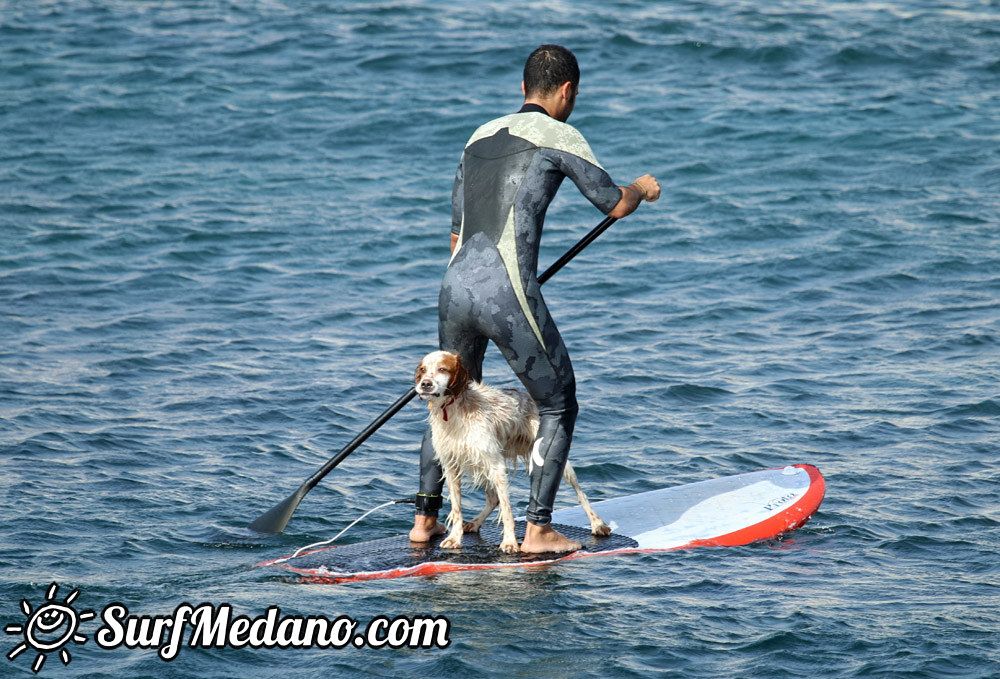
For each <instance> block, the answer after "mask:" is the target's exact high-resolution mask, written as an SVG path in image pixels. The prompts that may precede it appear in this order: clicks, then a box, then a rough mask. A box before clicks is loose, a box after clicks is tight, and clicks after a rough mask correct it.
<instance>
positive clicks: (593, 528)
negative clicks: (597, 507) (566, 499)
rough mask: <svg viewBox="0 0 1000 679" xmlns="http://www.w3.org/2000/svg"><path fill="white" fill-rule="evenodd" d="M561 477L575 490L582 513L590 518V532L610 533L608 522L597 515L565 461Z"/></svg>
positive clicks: (595, 533)
mask: <svg viewBox="0 0 1000 679" xmlns="http://www.w3.org/2000/svg"><path fill="white" fill-rule="evenodd" d="M563 478H564V479H565V480H566V481H567V482H569V485H571V486H573V490H575V491H576V497H577V499H578V500H579V501H580V506H581V507H583V511H584V513H585V514H586V515H587V518H588V519H590V532H591V533H593V534H594V535H610V534H611V528H610V527H609V526H608V524H606V523H604V521H602V520H601V517H599V516H598V515H597V512H595V511H594V508H593V507H591V506H590V500H588V499H587V496H586V495H584V493H583V489H582V488H580V482H579V481H577V479H576V472H575V471H573V465H571V464H570V463H569V460H567V461H566V469H565V470H563Z"/></svg>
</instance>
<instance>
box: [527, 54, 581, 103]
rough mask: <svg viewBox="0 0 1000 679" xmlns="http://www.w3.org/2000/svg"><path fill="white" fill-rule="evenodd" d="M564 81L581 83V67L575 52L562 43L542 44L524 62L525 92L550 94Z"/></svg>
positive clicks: (574, 86) (576, 85)
mask: <svg viewBox="0 0 1000 679" xmlns="http://www.w3.org/2000/svg"><path fill="white" fill-rule="evenodd" d="M564 82H571V83H573V88H574V89H576V88H577V87H579V85H580V67H579V66H578V65H577V63H576V57H575V56H573V53H572V52H570V51H569V50H568V49H566V48H565V47H563V46H562V45H542V46H541V47H539V48H538V49H536V50H535V51H534V52H532V53H531V55H530V56H529V57H528V60H527V61H526V62H524V92H525V94H527V95H531V94H541V95H545V94H550V93H551V92H552V91H553V90H557V89H559V88H560V87H562V84H563V83H564Z"/></svg>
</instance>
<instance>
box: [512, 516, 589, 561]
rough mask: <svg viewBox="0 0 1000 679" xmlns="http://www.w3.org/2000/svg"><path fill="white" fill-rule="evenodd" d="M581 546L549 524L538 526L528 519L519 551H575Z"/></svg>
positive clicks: (534, 552) (535, 552)
mask: <svg viewBox="0 0 1000 679" xmlns="http://www.w3.org/2000/svg"><path fill="white" fill-rule="evenodd" d="M582 546H583V545H581V544H580V543H579V542H577V541H576V540H570V539H569V538H568V537H566V536H565V535H563V534H562V533H560V532H558V531H556V530H555V529H554V528H552V526H551V525H550V524H545V525H544V526H539V525H537V524H534V523H531V522H530V521H529V522H528V526H527V528H526V529H525V532H524V540H523V541H522V542H521V551H522V552H528V553H533V554H538V553H540V552H559V553H562V552H575V551H576V550H578V549H580V548H581V547H582Z"/></svg>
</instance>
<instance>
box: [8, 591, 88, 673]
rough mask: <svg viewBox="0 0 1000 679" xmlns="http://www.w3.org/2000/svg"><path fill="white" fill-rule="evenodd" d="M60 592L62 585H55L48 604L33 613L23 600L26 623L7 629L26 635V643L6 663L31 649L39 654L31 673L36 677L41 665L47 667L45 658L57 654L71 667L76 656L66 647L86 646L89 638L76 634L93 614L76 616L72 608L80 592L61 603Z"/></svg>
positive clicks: (15, 649) (71, 594) (20, 645)
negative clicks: (81, 624)
mask: <svg viewBox="0 0 1000 679" xmlns="http://www.w3.org/2000/svg"><path fill="white" fill-rule="evenodd" d="M58 592H59V585H58V584H56V583H54V582H53V583H52V584H51V585H49V589H48V591H46V593H45V601H46V603H44V604H42V605H41V606H39V607H38V608H36V609H34V610H32V608H31V604H30V603H28V600H27V599H22V600H21V611H23V612H24V615H25V617H26V618H27V622H26V623H25V624H23V625H19V624H12V625H7V627H6V628H4V631H5V632H6V633H7V634H22V635H24V641H23V642H21V643H20V644H18V645H17V646H15V647H14V650H12V651H11V652H10V653H8V654H7V659H8V660H10V661H11V662H13V660H14V658H16V657H17V656H19V655H21V654H22V653H24V652H25V651H27V650H28V649H29V648H30V649H31V650H33V651H37V652H38V655H37V656H35V662H34V663H33V664H32V665H31V670H32V671H33V672H34V673H35V674H38V673H39V672H40V671H41V669H42V665H44V664H45V659H46V658H47V657H48V656H47V655H46V654H48V653H50V652H56V651H58V652H59V659H60V660H62V662H63V665H69V661H70V660H72V659H73V656H71V655H70V654H69V651H67V650H66V648H65V646H66V644H68V643H69V642H70V641H72V642H73V643H74V644H83V643H86V642H87V637H85V636H83V635H82V634H77V629H79V627H80V623H81V622H83V621H84V620H90V619H91V618H93V617H94V612H93V611H81V612H80V613H77V612H76V609H74V608H73V605H72V604H73V601H75V600H76V597H77V596H78V595H79V594H80V591H79V590H77V589H74V590H73V591H72V592H70V593H69V595H67V596H66V598H65V599H63V600H62V601H56V600H55V598H56V595H57V594H58Z"/></svg>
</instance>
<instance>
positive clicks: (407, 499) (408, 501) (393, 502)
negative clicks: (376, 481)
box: [273, 497, 416, 563]
mask: <svg viewBox="0 0 1000 679" xmlns="http://www.w3.org/2000/svg"><path fill="white" fill-rule="evenodd" d="M415 503H416V499H414V498H412V497H404V498H400V499H398V500H389V501H388V502H383V503H382V504H380V505H379V506H378V507H373V508H372V509H369V510H368V511H367V512H365V513H364V514H362V515H361V516H359V517H358V518H356V519H354V521H352V522H351V523H350V524H349V525H348V526H347V528H345V529H344V530H342V531H340V532H339V533H337V534H336V535H335V536H333V537H332V538H330V539H329V540H323V541H322V542H315V543H313V544H311V545H306V546H305V547H299V548H298V549H297V550H295V553H294V554H292V555H291V556H286V557H285V558H283V559H278V560H276V561H274V562H273V563H283V562H285V561H288V560H289V559H294V558H295V557H297V556H298V555H299V554H301V553H302V552H305V551H308V550H310V549H313V548H315V547H322V546H323V545H328V544H330V543H331V542H336V541H337V540H338V539H339V538H340V536H341V535H343V534H344V533H346V532H347V531H349V530H350V529H351V528H353V527H354V526H355V524H357V523H359V522H360V521H362V520H363V519H364V518H365V517H367V516H368V515H369V514H372V513H374V512H377V511H378V510H380V509H382V508H383V507H388V506H389V505H399V504H411V505H412V504H415Z"/></svg>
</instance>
